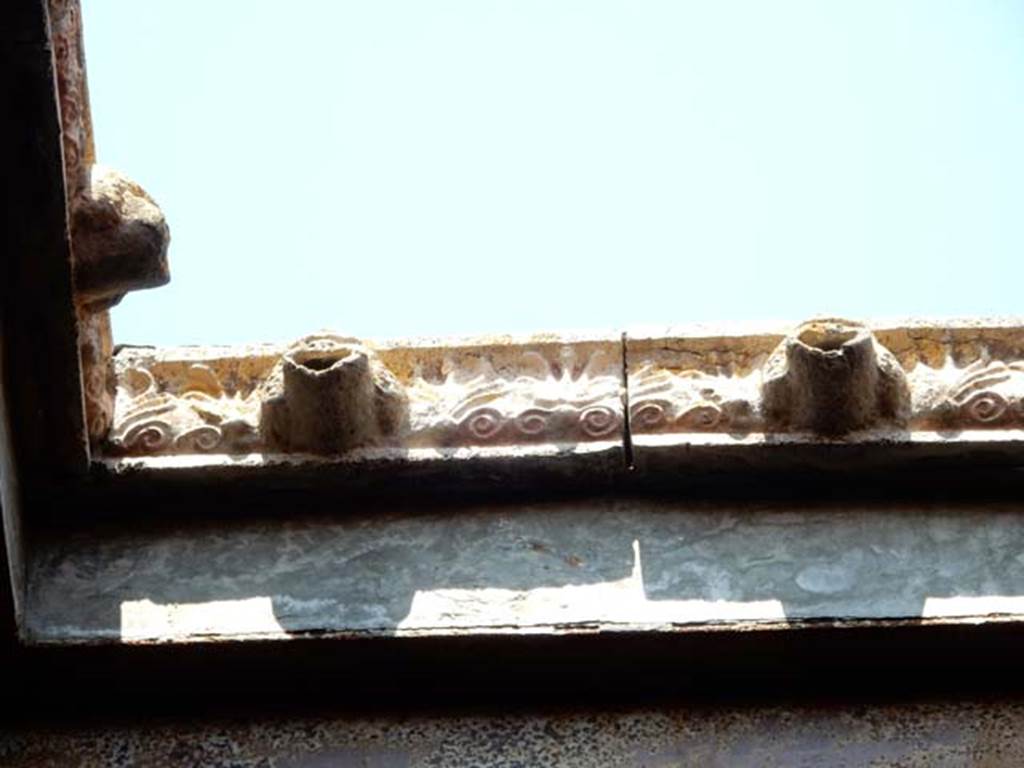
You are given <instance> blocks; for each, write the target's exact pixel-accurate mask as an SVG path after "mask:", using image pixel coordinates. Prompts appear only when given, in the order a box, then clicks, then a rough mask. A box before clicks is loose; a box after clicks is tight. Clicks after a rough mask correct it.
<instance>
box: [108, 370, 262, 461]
mask: <svg viewBox="0 0 1024 768" xmlns="http://www.w3.org/2000/svg"><path fill="white" fill-rule="evenodd" d="M257 408H258V403H256V402H254V398H252V397H250V398H240V397H237V396H229V395H228V394H227V393H226V392H225V391H224V388H223V387H222V386H221V383H220V381H218V379H217V376H216V374H215V373H214V372H213V370H212V369H210V368H209V367H207V366H205V365H193V366H191V367H190V368H189V370H188V376H187V380H186V382H185V384H184V386H183V387H182V389H181V391H180V392H178V393H170V392H167V391H162V390H161V388H160V386H159V384H158V382H157V380H156V379H155V377H154V376H153V374H152V373H151V372H150V371H149V370H147V369H146V368H141V367H136V368H129V369H128V370H127V371H125V372H124V373H123V374H122V377H121V386H120V387H118V395H117V403H116V409H115V427H114V430H113V432H112V433H111V436H110V440H109V446H110V448H111V450H112V452H114V453H117V454H122V455H152V454H174V453H211V452H217V453H238V452H247V451H251V450H255V449H256V448H257V444H258V437H257V424H256V422H255V421H254V414H255V412H256V409H257Z"/></svg>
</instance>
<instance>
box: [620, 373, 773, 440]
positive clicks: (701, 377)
mask: <svg viewBox="0 0 1024 768" xmlns="http://www.w3.org/2000/svg"><path fill="white" fill-rule="evenodd" d="M629 394H630V407H629V422H630V427H631V428H632V429H634V430H636V431H637V432H646V433H656V432H733V433H736V432H742V433H746V432H749V431H751V430H753V429H756V428H758V427H759V425H760V420H759V416H758V413H757V384H756V381H755V377H754V376H750V375H748V376H741V375H735V376H733V375H718V376H715V375H713V374H709V373H706V372H704V371H701V370H695V369H686V370H682V371H667V370H663V369H657V368H654V367H646V368H644V369H642V370H641V371H639V372H638V373H637V375H636V376H631V377H630V389H629Z"/></svg>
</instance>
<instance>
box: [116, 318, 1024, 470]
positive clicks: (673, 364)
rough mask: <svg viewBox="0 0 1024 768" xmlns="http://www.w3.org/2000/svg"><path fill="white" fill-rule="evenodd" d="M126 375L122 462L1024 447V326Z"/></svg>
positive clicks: (974, 323)
mask: <svg viewBox="0 0 1024 768" xmlns="http://www.w3.org/2000/svg"><path fill="white" fill-rule="evenodd" d="M114 368H115V372H116V378H117V384H118V386H117V398H116V406H115V417H114V427H113V429H112V430H111V432H110V434H109V437H108V439H107V440H106V442H105V450H104V455H105V456H106V458H107V459H108V460H111V459H112V460H114V461H115V463H116V462H118V461H129V462H131V463H134V462H135V461H138V460H140V459H142V460H145V459H146V458H147V457H151V458H156V457H168V458H169V457H175V456H176V457H180V458H179V459H178V460H177V461H174V462H170V463H167V462H166V461H162V462H157V464H161V465H162V464H166V465H167V466H174V465H176V464H180V463H182V462H184V463H189V462H191V461H192V460H193V459H194V460H197V461H200V462H202V463H207V462H209V460H211V459H215V458H216V457H217V456H223V457H226V458H227V457H233V458H232V461H234V462H236V463H237V461H238V460H239V459H241V458H242V457H246V461H247V462H248V463H250V464H252V465H262V464H264V463H266V462H267V461H270V462H272V463H273V462H278V463H279V462H281V461H284V462H287V463H289V464H294V463H295V462H298V463H300V464H301V463H312V464H316V463H331V462H337V461H339V460H342V461H344V462H345V463H347V464H350V463H353V462H354V463H357V464H358V463H359V462H360V461H363V460H365V461H374V462H379V461H380V460H381V458H382V457H386V458H387V459H388V460H389V462H392V463H393V462H396V461H397V462H398V463H406V462H409V463H415V462H416V461H418V460H420V459H422V457H423V456H424V455H432V454H434V453H437V452H441V453H446V454H451V453H452V452H453V451H454V452H459V451H461V452H462V454H463V457H464V458H471V457H473V456H480V455H483V454H487V455H490V456H492V457H503V456H504V457H516V456H531V457H533V458H534V459H535V460H536V459H539V458H541V457H544V456H546V457H547V458H546V459H544V460H545V461H550V462H557V461H558V459H559V457H560V456H566V455H568V454H573V455H574V456H575V457H576V458H577V460H578V459H579V456H580V454H581V453H582V454H586V453H587V452H588V450H590V451H592V450H594V449H599V448H606V449H608V448H612V449H615V448H618V449H620V450H621V454H622V457H623V461H624V462H626V461H632V462H634V463H635V465H636V466H637V467H638V468H651V469H653V468H665V469H671V467H673V466H693V465H695V464H696V465H697V466H699V465H700V463H701V462H702V461H707V462H709V463H710V465H714V463H715V462H716V461H719V460H721V457H722V455H723V454H728V455H729V456H731V457H733V458H738V459H739V460H740V461H744V460H746V459H745V458H744V457H747V456H749V457H752V456H754V454H755V453H756V455H757V456H758V457H759V458H757V459H756V460H757V461H758V462H763V461H765V460H766V458H765V457H768V458H767V463H768V465H771V464H772V463H773V459H772V458H771V457H772V456H773V455H775V456H776V457H777V456H778V455H781V454H784V453H786V452H787V451H789V452H794V451H796V452H798V453H801V454H802V455H803V456H805V457H806V456H808V455H810V456H813V455H815V454H816V452H817V453H821V452H822V451H824V453H822V454H821V455H825V453H828V452H829V451H832V452H835V451H836V450H839V451H840V452H841V451H842V450H843V447H844V446H845V447H857V449H858V450H860V451H862V450H863V449H864V448H868V447H870V446H887V447H889V448H891V447H892V446H904V447H907V446H910V447H914V446H916V447H917V449H919V450H920V451H923V452H924V453H926V454H929V455H930V454H932V453H935V452H936V451H938V452H939V453H942V454H943V455H951V454H955V452H956V451H957V450H962V449H963V448H964V447H965V446H967V445H968V444H969V445H970V446H972V447H974V446H976V445H984V446H988V447H989V448H994V449H1000V450H1004V449H1008V448H1014V449H1015V446H1017V445H1018V443H1019V442H1020V441H1021V439H1022V438H1024V329H1022V326H1021V324H1020V323H1019V321H1016V320H962V321H943V322H925V321H913V322H896V323H868V324H860V323H854V322H851V321H846V320H835V319H819V320H814V321H810V322H808V323H804V324H801V325H798V326H795V327H792V328H790V329H789V330H788V331H785V330H783V329H782V328H779V327H771V328H762V329H758V328H745V329H739V330H719V331H715V330H712V329H708V328H705V327H694V328H688V329H673V330H668V331H659V332H656V333H626V334H613V335H605V336H572V335H564V336H559V335H544V336H535V337H520V338H515V337H488V338H480V339H451V340H439V339H426V340H414V341H394V342H379V343H377V342H370V341H360V340H356V339H352V338H346V337H342V336H335V335H331V334H321V335H318V336H312V337H308V338H306V339H302V340H299V341H298V342H296V343H295V344H292V345H287V346H273V345H259V346H253V347H238V348H218V347H191V348H190V347H185V348H171V349H152V348H139V347H133V348H124V349H122V350H120V351H119V352H118V353H117V354H116V355H115V357H114ZM581 449H582V450H581ZM972 450H973V448H972ZM275 457H276V458H275ZM702 457H705V458H702ZM152 466H156V465H155V464H154V465H152Z"/></svg>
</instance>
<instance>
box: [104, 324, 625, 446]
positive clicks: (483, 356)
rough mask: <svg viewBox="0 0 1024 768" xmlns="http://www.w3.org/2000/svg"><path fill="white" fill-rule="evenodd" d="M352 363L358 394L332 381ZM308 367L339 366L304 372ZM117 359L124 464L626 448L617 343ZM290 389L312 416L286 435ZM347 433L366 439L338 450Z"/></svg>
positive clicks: (113, 442)
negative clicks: (184, 457)
mask: <svg viewBox="0 0 1024 768" xmlns="http://www.w3.org/2000/svg"><path fill="white" fill-rule="evenodd" d="M317 340H319V341H317ZM325 340H326V341H325ZM331 340H333V341H331ZM321 342H323V343H327V344H328V346H330V345H335V346H336V347H337V350H342V349H344V350H347V351H346V352H345V354H343V355H341V357H338V353H337V350H336V352H331V353H330V355H334V357H332V358H331V359H330V360H328V359H327V358H326V357H324V355H323V354H321V352H322V350H321V351H317V349H315V345H316V344H318V343H321ZM310 345H313V346H310ZM351 355H355V357H354V358H353V361H354V360H355V359H356V358H359V359H362V360H365V361H366V372H367V374H368V376H366V377H364V378H363V379H362V383H361V384H359V385H356V386H355V389H356V390H358V389H360V387H361V388H362V390H361V391H362V394H355V395H353V396H352V397H349V395H342V391H343V390H345V389H346V387H348V386H349V385H347V384H343V383H341V381H340V379H337V380H336V378H330V377H331V376H333V375H334V374H332V373H331V372H332V371H334V372H337V371H338V370H339V368H338V367H337V366H338V365H339V364H340V363H341V360H342V359H343V358H345V357H347V356H351ZM335 358H337V359H335ZM303 360H305V361H307V363H308V362H309V361H313V364H314V367H318V366H320V363H321V362H324V363H326V364H325V365H324V366H322V367H323V368H324V370H323V371H313V370H303V369H304V368H306V369H308V367H309V366H308V365H307V364H304V363H303V362H302V361H303ZM115 363H116V369H117V374H118V384H119V389H118V397H117V413H116V416H115V427H114V430H113V432H112V433H111V438H110V449H111V450H112V452H114V453H117V454H121V455H150V454H161V453H196V452H211V451H212V452H225V453H241V452H254V451H266V452H271V453H273V452H293V451H297V452H305V453H313V454H335V453H343V452H345V451H346V450H350V449H353V448H358V447H363V446H367V445H388V446H392V447H394V448H397V449H421V448H459V447H470V446H481V447H486V446H493V447H497V446H513V445H523V444H526V445H530V444H553V445H571V444H577V443H592V442H612V443H615V444H620V445H621V443H622V441H623V428H624V425H623V417H622V394H623V373H622V345H621V341H620V339H618V338H617V337H612V338H605V339H600V338H598V339H586V338H584V339H581V338H573V337H557V336H545V337H535V338H529V339H521V340H515V339H502V338H492V339H480V340H466V341H458V340H453V341H451V342H448V343H440V342H434V341H419V342H394V343H390V344H373V343H368V342H360V341H358V340H354V339H346V338H345V337H340V336H332V335H330V334H321V335H320V336H317V337H311V338H310V339H307V340H300V341H299V342H297V343H296V344H294V345H292V346H291V347H288V348H283V349H281V348H274V347H261V348H257V349H253V350H216V349H206V350H204V349H195V350H192V351H188V352H186V351H185V350H165V351H153V350H141V349H128V350H125V351H123V352H122V353H121V354H120V355H118V357H117V359H116V361H115ZM289 381H290V382H291V390H292V399H293V400H295V399H296V398H298V399H299V400H303V401H304V402H305V404H304V405H295V406H294V407H295V408H304V409H306V413H307V416H308V418H307V417H303V418H304V421H303V422H302V424H301V425H300V424H298V423H297V422H296V423H295V424H293V425H292V426H290V427H287V429H290V430H292V432H291V433H290V434H291V437H283V436H282V435H284V434H285V433H284V432H283V431H282V430H285V427H283V426H282V424H283V423H284V421H283V420H284V417H283V416H282V414H283V413H285V411H286V410H287V409H288V408H291V407H293V406H287V407H286V402H287V401H288V397H289V396H288V394H287V390H288V382H289ZM349 390H350V394H351V392H352V391H354V390H353V389H352V388H351V387H349ZM295 392H301V394H298V395H296V394H295ZM339 397H342V399H344V400H345V402H344V403H342V402H341V401H339V400H338V398H339ZM348 431H352V432H354V433H358V435H355V436H350V437H346V438H344V439H340V440H339V438H338V436H339V435H340V434H341V433H342V432H346V433H347V432H348ZM314 433H316V434H314ZM199 434H201V435H202V436H203V439H202V441H197V440H196V439H195V438H196V436H197V435H199ZM317 435H319V436H317Z"/></svg>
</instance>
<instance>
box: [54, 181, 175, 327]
mask: <svg viewBox="0 0 1024 768" xmlns="http://www.w3.org/2000/svg"><path fill="white" fill-rule="evenodd" d="M71 239H72V243H73V247H74V254H75V293H76V298H77V300H78V301H79V302H80V303H82V304H84V305H87V306H88V307H90V308H91V309H94V310H96V309H105V308H108V307H111V306H113V305H114V304H117V302H119V301H120V300H121V298H122V297H123V296H124V294H126V293H128V292H129V291H136V290H140V289H143V288H155V287H157V286H161V285H165V284H166V283H167V282H168V281H169V280H170V279H171V276H170V272H169V271H168V267H167V246H168V244H169V243H170V239H171V234H170V230H169V229H168V228H167V222H166V221H165V220H164V215H163V212H161V210H160V208H159V207H158V206H157V205H156V203H154V202H153V200H152V198H150V197H149V195H147V194H146V192H145V191H144V190H143V189H142V188H141V187H140V186H139V185H138V184H136V183H135V182H134V181H132V180H131V179H128V178H127V177H125V176H123V175H122V174H120V173H118V172H117V171H114V170H111V169H109V168H104V167H102V166H98V165H94V166H93V167H92V170H91V183H90V186H89V187H88V189H87V190H86V192H85V194H84V195H82V196H81V197H79V198H78V199H77V200H76V202H75V204H74V206H73V208H72V216H71Z"/></svg>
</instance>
